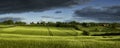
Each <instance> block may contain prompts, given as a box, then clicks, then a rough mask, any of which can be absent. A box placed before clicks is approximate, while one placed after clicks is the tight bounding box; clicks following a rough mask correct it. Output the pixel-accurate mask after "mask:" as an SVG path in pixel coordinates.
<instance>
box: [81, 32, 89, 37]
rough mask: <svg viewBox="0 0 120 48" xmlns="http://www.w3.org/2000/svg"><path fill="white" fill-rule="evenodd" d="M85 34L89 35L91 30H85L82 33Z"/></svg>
mask: <svg viewBox="0 0 120 48" xmlns="http://www.w3.org/2000/svg"><path fill="white" fill-rule="evenodd" d="M82 34H83V35H86V36H89V34H90V33H89V32H88V31H83V33H82Z"/></svg>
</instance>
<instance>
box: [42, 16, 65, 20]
mask: <svg viewBox="0 0 120 48" xmlns="http://www.w3.org/2000/svg"><path fill="white" fill-rule="evenodd" d="M41 18H49V19H63V17H55V16H41Z"/></svg>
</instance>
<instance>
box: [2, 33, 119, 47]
mask: <svg viewBox="0 0 120 48" xmlns="http://www.w3.org/2000/svg"><path fill="white" fill-rule="evenodd" d="M119 45H120V39H119V36H115V37H114V36H112V37H110V38H109V37H107V38H103V37H100V36H99V37H98V36H96V37H94V36H76V37H75V36H64V37H63V36H33V35H16V34H1V36H0V48H119V47H120V46H119Z"/></svg>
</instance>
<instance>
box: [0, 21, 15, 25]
mask: <svg viewBox="0 0 120 48" xmlns="http://www.w3.org/2000/svg"><path fill="white" fill-rule="evenodd" d="M2 23H3V24H9V25H11V24H14V21H13V20H6V21H3V22H2Z"/></svg>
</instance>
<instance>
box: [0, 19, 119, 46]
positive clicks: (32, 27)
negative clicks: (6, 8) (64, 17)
mask: <svg viewBox="0 0 120 48" xmlns="http://www.w3.org/2000/svg"><path fill="white" fill-rule="evenodd" d="M3 24H4V25H3ZM119 25H120V24H119V23H78V22H75V21H73V22H68V23H63V22H56V23H52V22H48V23H45V22H40V23H39V22H37V23H34V22H31V24H29V25H28V24H26V23H25V22H20V21H19V22H13V21H12V20H8V21H4V22H1V25H0V48H120V36H119V35H120V26H119Z"/></svg>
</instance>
